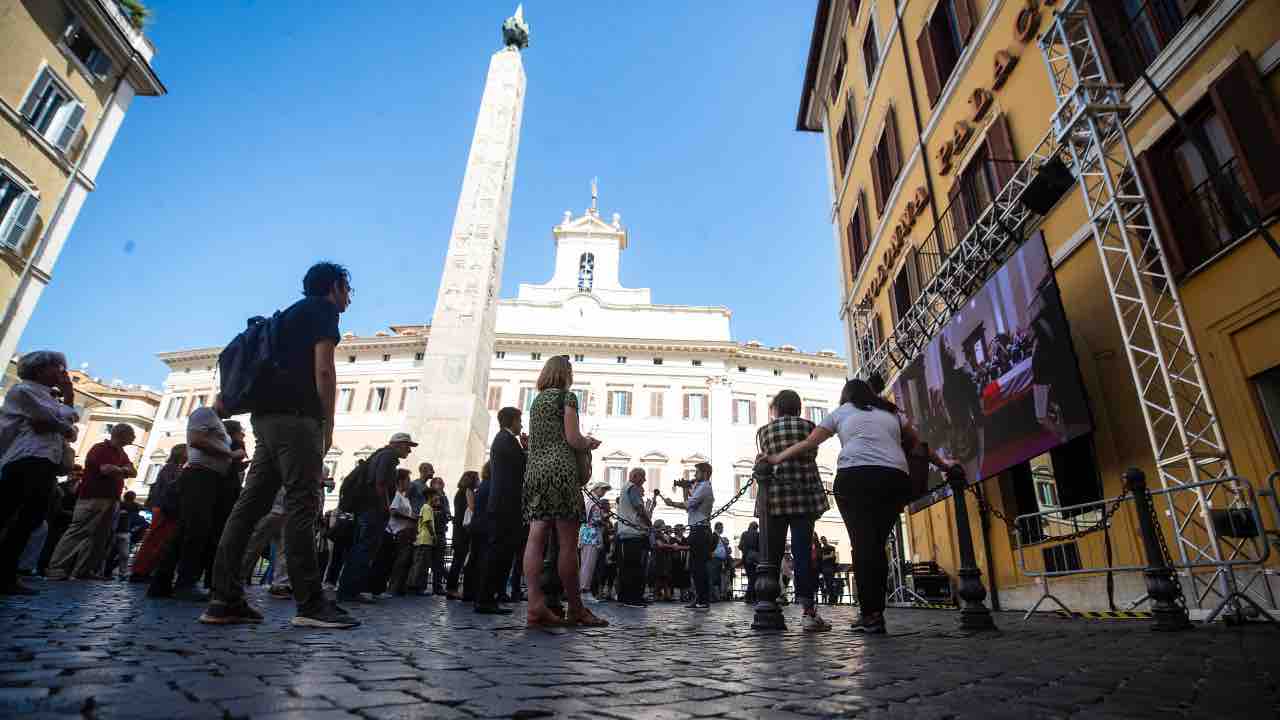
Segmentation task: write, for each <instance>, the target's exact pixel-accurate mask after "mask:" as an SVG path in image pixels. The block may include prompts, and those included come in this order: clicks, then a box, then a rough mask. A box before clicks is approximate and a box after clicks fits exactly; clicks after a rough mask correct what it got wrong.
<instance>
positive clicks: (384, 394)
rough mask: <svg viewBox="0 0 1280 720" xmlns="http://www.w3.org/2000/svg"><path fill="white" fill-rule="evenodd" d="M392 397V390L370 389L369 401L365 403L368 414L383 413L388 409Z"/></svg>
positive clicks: (386, 388)
mask: <svg viewBox="0 0 1280 720" xmlns="http://www.w3.org/2000/svg"><path fill="white" fill-rule="evenodd" d="M390 395H391V388H388V387H374V388H369V400H368V402H366V403H365V407H364V409H365V411H366V412H383V411H385V410H386V409H387V398H388V396H390Z"/></svg>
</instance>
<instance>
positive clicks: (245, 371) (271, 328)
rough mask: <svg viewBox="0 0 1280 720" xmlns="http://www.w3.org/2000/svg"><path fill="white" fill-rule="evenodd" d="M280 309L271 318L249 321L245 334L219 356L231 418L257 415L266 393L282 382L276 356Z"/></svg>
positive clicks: (221, 377) (255, 318)
mask: <svg viewBox="0 0 1280 720" xmlns="http://www.w3.org/2000/svg"><path fill="white" fill-rule="evenodd" d="M280 317H281V313H280V311H279V310H277V311H276V313H275V314H274V315H272V316H271V317H270V318H264V317H262V316H260V315H259V316H256V317H251V318H249V322H248V327H247V328H245V331H244V332H242V333H240V334H239V335H237V336H235V339H233V340H232V341H231V342H230V343H228V344H227V346H226V347H225V348H223V350H222V352H221V353H220V354H219V355H218V376H219V378H220V391H221V393H222V404H223V405H225V406H226V408H227V412H229V413H230V414H231V415H240V414H242V413H248V412H253V411H254V410H256V409H257V405H258V404H259V403H260V402H261V401H262V396H263V394H264V391H265V390H266V389H267V388H269V387H271V385H272V384H274V383H275V382H277V381H278V376H279V375H280V373H281V368H280V365H279V362H278V360H277V357H276V350H277V347H278V340H279V335H280V324H281V323H280Z"/></svg>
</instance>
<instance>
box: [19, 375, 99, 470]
mask: <svg viewBox="0 0 1280 720" xmlns="http://www.w3.org/2000/svg"><path fill="white" fill-rule="evenodd" d="M79 420H80V415H79V413H77V412H76V410H75V408H73V407H71V406H69V405H67V404H66V403H63V402H61V401H59V400H57V399H56V398H54V397H53V388H50V387H49V386H48V385H42V384H41V383H38V382H33V381H31V380H23V381H22V382H19V383H17V384H16V385H14V386H13V387H11V388H9V392H8V393H6V394H5V396H4V404H3V405H0V444H7V445H8V447H7V448H6V449H5V450H4V455H3V456H0V467H3V466H4V465H5V464H7V463H9V462H11V461H13V460H21V459H22V458H31V457H34V458H43V459H45V460H48V461H50V462H53V463H59V464H60V463H61V462H62V452H63V449H64V448H65V447H66V438H65V437H64V435H63V433H65V432H67V431H69V430H71V428H73V427H75V424H76V422H78V421H79ZM32 423H49V424H51V425H53V426H54V427H55V429H54V430H53V431H52V432H46V433H38V432H36V431H35V428H34V427H32Z"/></svg>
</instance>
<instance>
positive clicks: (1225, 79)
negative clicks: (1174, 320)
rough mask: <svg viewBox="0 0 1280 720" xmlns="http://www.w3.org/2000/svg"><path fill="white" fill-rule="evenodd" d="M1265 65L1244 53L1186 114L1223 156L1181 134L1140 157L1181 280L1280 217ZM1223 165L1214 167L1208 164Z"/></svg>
mask: <svg viewBox="0 0 1280 720" xmlns="http://www.w3.org/2000/svg"><path fill="white" fill-rule="evenodd" d="M1257 68H1258V66H1257V63H1256V62H1255V61H1254V60H1253V58H1252V57H1251V56H1249V54H1248V53H1241V55H1240V56H1239V57H1238V58H1237V59H1236V60H1235V61H1234V62H1233V63H1232V64H1231V66H1230V67H1228V68H1227V70H1226V71H1225V72H1224V73H1223V74H1222V75H1221V76H1219V77H1218V79H1217V80H1215V81H1214V83H1213V85H1211V86H1210V88H1209V93H1208V95H1209V96H1208V98H1206V99H1205V100H1204V101H1202V102H1201V103H1200V104H1198V105H1197V106H1196V107H1194V108H1192V109H1191V111H1189V112H1187V113H1186V114H1185V119H1186V120H1187V122H1188V124H1189V125H1191V126H1193V127H1199V128H1200V129H1201V130H1203V132H1204V136H1205V139H1206V140H1207V141H1208V145H1209V149H1210V150H1211V152H1212V154H1213V155H1214V156H1215V157H1213V158H1202V157H1201V154H1200V153H1199V151H1198V149H1197V148H1196V146H1195V144H1194V143H1192V142H1191V141H1190V139H1188V138H1186V137H1184V136H1183V135H1182V134H1181V133H1180V132H1179V131H1178V130H1177V129H1176V128H1174V129H1171V130H1170V131H1169V133H1168V134H1166V136H1165V137H1164V138H1162V139H1161V140H1160V141H1159V142H1157V143H1156V144H1155V145H1154V146H1152V147H1151V148H1150V149H1149V150H1147V151H1146V152H1144V153H1142V155H1140V156H1139V157H1138V171H1139V177H1140V178H1141V179H1142V185H1143V189H1144V190H1145V191H1146V194H1147V199H1148V201H1149V202H1150V206H1151V210H1152V214H1153V215H1154V217H1155V221H1156V229H1157V232H1158V233H1159V234H1160V238H1161V241H1162V244H1163V246H1164V249H1165V255H1166V257H1167V258H1168V259H1169V262H1170V265H1171V268H1170V269H1171V271H1172V272H1173V274H1174V276H1175V277H1177V276H1181V275H1182V274H1184V273H1186V272H1187V271H1189V270H1192V269H1194V268H1195V267H1196V266H1197V265H1200V264H1201V263H1203V262H1204V261H1206V260H1208V259H1209V258H1211V257H1212V256H1213V255H1214V254H1215V253H1217V252H1218V251H1219V250H1221V249H1222V248H1223V247H1225V246H1226V245H1227V244H1229V243H1231V242H1232V241H1234V240H1235V239H1236V238H1239V237H1241V236H1243V235H1244V234H1245V233H1247V232H1248V231H1249V230H1250V229H1251V228H1252V224H1253V223H1252V222H1251V221H1252V219H1253V218H1254V217H1257V218H1266V217H1269V216H1271V215H1274V214H1275V213H1277V212H1280V164H1278V163H1277V162H1276V158H1277V157H1280V120H1278V119H1277V114H1276V111H1275V106H1274V99H1273V98H1272V97H1271V96H1270V93H1269V92H1268V91H1267V89H1266V87H1265V86H1264V85H1263V84H1262V80H1261V77H1260V76H1259V74H1258V69H1257ZM1206 160H1209V161H1210V162H1214V163H1217V167H1216V168H1214V167H1208V166H1206V164H1205V161H1206Z"/></svg>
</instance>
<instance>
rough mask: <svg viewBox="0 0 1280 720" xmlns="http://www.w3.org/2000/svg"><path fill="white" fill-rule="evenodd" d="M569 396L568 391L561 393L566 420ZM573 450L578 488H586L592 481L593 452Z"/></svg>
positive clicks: (561, 404)
mask: <svg viewBox="0 0 1280 720" xmlns="http://www.w3.org/2000/svg"><path fill="white" fill-rule="evenodd" d="M568 396H569V391H568V390H561V391H560V417H561V418H562V419H563V418H564V406H565V398H567V397H568ZM570 449H571V450H573V456H574V461H575V463H576V464H577V466H578V487H586V485H587V483H588V482H590V481H591V451H590V450H579V449H578V448H575V447H572V446H570Z"/></svg>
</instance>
